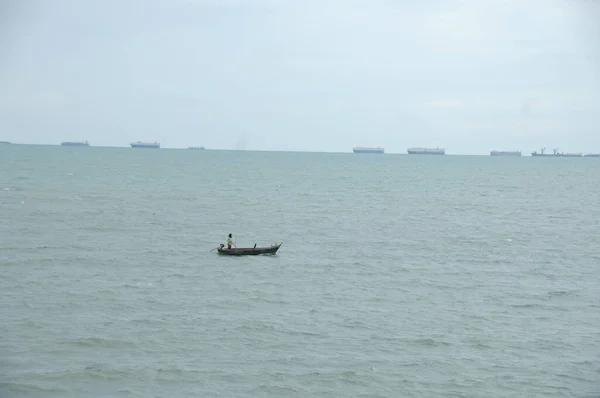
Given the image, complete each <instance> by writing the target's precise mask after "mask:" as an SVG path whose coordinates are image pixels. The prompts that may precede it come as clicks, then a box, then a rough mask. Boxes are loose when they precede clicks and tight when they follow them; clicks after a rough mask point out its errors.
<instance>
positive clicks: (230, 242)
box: [227, 234, 233, 249]
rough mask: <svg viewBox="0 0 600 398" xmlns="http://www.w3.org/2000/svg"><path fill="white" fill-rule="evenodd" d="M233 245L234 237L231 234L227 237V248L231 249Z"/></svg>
mask: <svg viewBox="0 0 600 398" xmlns="http://www.w3.org/2000/svg"><path fill="white" fill-rule="evenodd" d="M231 245H233V239H232V238H231V234H229V236H228V237H227V248H228V249H231Z"/></svg>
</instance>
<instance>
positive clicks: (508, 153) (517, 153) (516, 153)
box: [490, 151, 521, 156]
mask: <svg viewBox="0 0 600 398" xmlns="http://www.w3.org/2000/svg"><path fill="white" fill-rule="evenodd" d="M490 156H521V151H491V152H490Z"/></svg>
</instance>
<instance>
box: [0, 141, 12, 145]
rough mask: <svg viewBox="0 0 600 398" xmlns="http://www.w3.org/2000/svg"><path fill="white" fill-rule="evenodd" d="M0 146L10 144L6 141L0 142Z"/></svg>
mask: <svg viewBox="0 0 600 398" xmlns="http://www.w3.org/2000/svg"><path fill="white" fill-rule="evenodd" d="M0 144H10V142H8V141H0Z"/></svg>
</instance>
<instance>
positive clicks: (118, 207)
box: [0, 145, 600, 398]
mask: <svg viewBox="0 0 600 398" xmlns="http://www.w3.org/2000/svg"><path fill="white" fill-rule="evenodd" d="M599 175H600V159H594V158H582V159H570V158H563V159H540V158H531V157H523V158H491V157H462V156H444V157H435V156H433V157H428V156H399V155H396V156H393V155H384V156H377V155H354V154H308V153H260V152H243V151H240V152H226V151H189V150H168V149H160V150H144V149H140V150H134V149H129V148H127V149H116V148H93V147H91V148H63V147H36V146H20V145H10V146H3V147H0V215H1V223H0V266H1V271H2V277H1V278H0V292H1V293H0V297H1V302H0V304H1V305H0V315H1V318H0V320H1V322H0V336H1V337H0V396H1V397H84V396H85V397H165V396H168V397H172V398H175V397H190V396H202V397H211V396H227V397H295V396H298V397H300V396H301V397H308V396H323V397H325V396H327V397H331V396H340V397H341V396H370V397H436V396H457V397H458V396H464V397H508V396H527V397H567V396H579V397H594V396H596V397H597V396H599V394H600V385H599V381H600V365H599V363H600V362H599V360H600V317H599V316H598V314H599V313H600V305H599V300H600V299H599V298H600V223H599V222H598V219H599V217H600V184H598V183H597V181H598V176H599ZM228 233H233V234H234V235H235V238H236V243H237V245H238V246H253V245H254V244H255V243H256V244H258V245H259V246H260V245H269V244H272V243H274V242H279V241H283V242H284V245H283V246H282V248H281V249H280V251H279V252H278V254H277V255H276V256H258V257H240V258H231V257H223V256H219V255H217V254H216V253H215V251H212V252H211V249H213V248H215V247H217V246H218V244H219V243H221V242H224V241H225V239H226V236H227V234H228Z"/></svg>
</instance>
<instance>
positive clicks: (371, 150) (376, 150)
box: [352, 146, 385, 154]
mask: <svg viewBox="0 0 600 398" xmlns="http://www.w3.org/2000/svg"><path fill="white" fill-rule="evenodd" d="M352 151H354V153H379V154H383V153H385V149H384V148H379V147H377V148H365V147H362V146H357V147H354V148H352Z"/></svg>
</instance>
